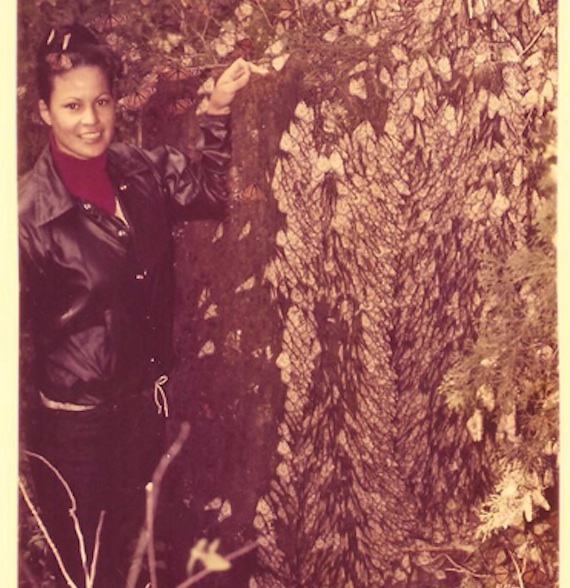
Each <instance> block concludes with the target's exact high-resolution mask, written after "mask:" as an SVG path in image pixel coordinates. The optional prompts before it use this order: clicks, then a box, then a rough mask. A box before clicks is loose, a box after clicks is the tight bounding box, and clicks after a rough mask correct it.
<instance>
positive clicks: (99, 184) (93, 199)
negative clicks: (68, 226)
mask: <svg viewBox="0 0 570 588" xmlns="http://www.w3.org/2000/svg"><path fill="white" fill-rule="evenodd" d="M49 143H50V151H51V156H52V158H53V161H54V164H55V168H56V170H57V172H58V174H59V176H60V178H61V180H62V182H63V185H64V186H65V187H66V188H67V190H68V191H69V192H70V193H71V194H72V195H73V196H76V197H77V198H79V199H80V200H83V201H85V202H90V203H91V204H94V205H95V206H97V207H99V208H101V209H103V210H105V211H106V212H108V213H109V214H115V210H116V203H115V191H114V189H113V185H112V184H111V180H110V178H109V174H108V173H107V152H106V151H105V152H104V153H102V154H101V155H99V156H97V157H92V158H90V159H77V157H73V156H72V155H68V154H67V153H63V152H62V151H60V149H59V147H58V146H57V144H56V142H55V138H54V136H53V133H51V135H50V142H49Z"/></svg>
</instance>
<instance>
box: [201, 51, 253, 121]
mask: <svg viewBox="0 0 570 588" xmlns="http://www.w3.org/2000/svg"><path fill="white" fill-rule="evenodd" d="M250 76H251V68H250V64H249V62H247V61H246V60H245V59H243V57H240V58H239V59H236V60H235V61H234V62H233V63H232V64H231V65H230V66H229V67H228V68H227V69H226V70H224V73H222V75H221V76H220V77H219V78H218V81H217V82H216V85H215V87H214V91H213V92H212V94H211V95H210V100H209V104H208V108H207V110H206V112H207V113H208V114H229V112H230V104H231V103H232V101H233V99H234V98H235V95H236V93H237V92H238V90H241V89H242V88H243V87H244V86H245V85H246V84H247V83H248V82H249V78H250Z"/></svg>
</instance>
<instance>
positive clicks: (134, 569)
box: [126, 423, 190, 588]
mask: <svg viewBox="0 0 570 588" xmlns="http://www.w3.org/2000/svg"><path fill="white" fill-rule="evenodd" d="M189 434H190V425H189V424H188V423H182V424H181V425H180V432H179V433H178V437H177V438H176V439H175V441H174V442H173V443H172V445H171V446H170V448H169V449H168V451H167V452H166V453H165V454H164V455H163V456H162V458H161V459H160V461H159V463H158V465H157V466H156V469H155V470H154V473H153V475H152V481H151V483H150V484H149V485H150V486H151V488H152V493H151V500H150V501H149V500H148V498H149V496H148V492H147V510H146V521H145V526H144V527H143V528H142V529H141V532H140V534H139V538H138V541H137V545H136V547H135V552H134V554H133V558H132V560H131V565H130V568H129V573H128V576H127V584H126V588H135V584H136V582H137V579H138V577H139V575H140V571H141V567H142V562H143V558H144V554H145V552H147V545H148V543H149V541H150V534H149V530H152V525H153V522H152V521H153V520H154V515H155V512H156V505H157V501H158V494H159V489H160V485H161V483H162V479H163V478H164V475H165V473H166V470H167V468H168V466H169V465H170V464H171V463H172V460H173V459H174V458H175V457H176V456H177V455H178V454H179V453H180V451H181V450H182V447H183V445H184V443H185V442H186V439H188V435H189ZM147 488H148V486H147Z"/></svg>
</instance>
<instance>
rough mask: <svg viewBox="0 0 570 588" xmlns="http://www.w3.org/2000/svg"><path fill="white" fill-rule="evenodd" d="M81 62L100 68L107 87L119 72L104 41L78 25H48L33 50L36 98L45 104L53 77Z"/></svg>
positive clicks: (116, 59) (117, 61)
mask: <svg viewBox="0 0 570 588" xmlns="http://www.w3.org/2000/svg"><path fill="white" fill-rule="evenodd" d="M81 65H95V66H98V67H100V68H101V70H102V71H103V73H104V74H105V76H106V78H107V81H108V82H109V88H111V90H112V89H113V87H114V83H115V80H116V79H117V78H118V77H119V76H120V74H121V60H120V59H119V57H118V56H117V54H116V53H114V52H113V50H112V49H111V48H110V47H109V45H107V44H106V43H104V42H102V41H100V40H99V39H98V38H97V36H96V35H95V34H94V33H93V32H92V31H90V30H89V29H88V28H87V27H85V26H83V25H80V24H72V25H65V26H61V27H58V28H52V29H51V30H50V31H49V32H48V33H47V35H46V36H45V37H44V39H43V42H42V43H41V44H40V46H39V48H38V52H37V60H36V83H37V89H38V94H39V97H40V98H41V99H42V100H44V101H45V102H46V103H47V104H49V100H50V96H51V93H52V90H53V78H54V77H55V76H56V75H58V74H60V73H62V72H64V71H67V70H70V69H72V68H74V67H79V66H81Z"/></svg>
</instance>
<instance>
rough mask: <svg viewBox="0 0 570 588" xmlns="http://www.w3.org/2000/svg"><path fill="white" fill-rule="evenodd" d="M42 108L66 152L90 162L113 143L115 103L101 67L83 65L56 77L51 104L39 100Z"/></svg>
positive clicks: (60, 145)
mask: <svg viewBox="0 0 570 588" xmlns="http://www.w3.org/2000/svg"><path fill="white" fill-rule="evenodd" d="M39 107H40V115H41V117H42V120H43V121H44V122H45V123H46V124H48V125H49V126H51V128H52V130H53V134H54V137H55V142H56V144H57V146H58V147H59V149H60V150H61V151H62V152H63V153H67V154H68V155H72V156H73V157H76V158H78V159H90V158H92V157H97V156H98V155H101V154H102V153H103V152H104V151H105V150H106V149H107V147H108V146H109V144H110V143H111V140H112V138H113V130H114V125H115V101H114V100H113V96H112V94H111V88H109V83H108V81H107V78H106V76H105V74H104V73H103V70H102V69H101V68H100V67H98V66H95V65H82V66H79V67H75V68H73V69H70V70H68V71H65V72H62V73H60V74H57V75H56V76H54V78H53V84H52V92H51V97H50V101H49V104H46V103H45V102H44V101H43V100H40V103H39Z"/></svg>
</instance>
